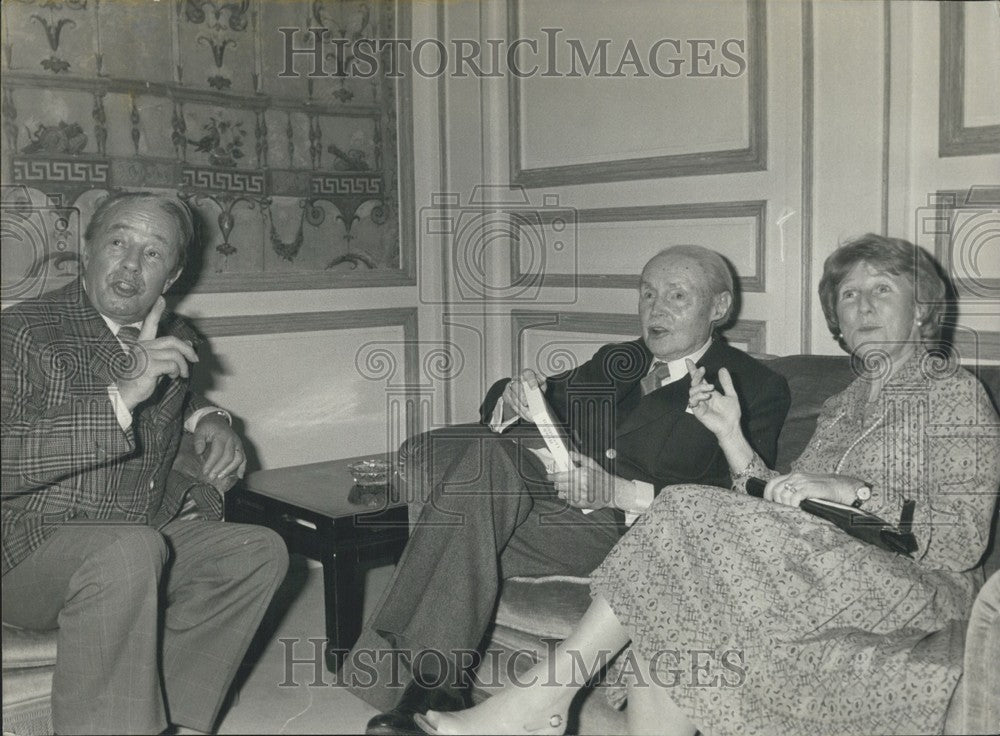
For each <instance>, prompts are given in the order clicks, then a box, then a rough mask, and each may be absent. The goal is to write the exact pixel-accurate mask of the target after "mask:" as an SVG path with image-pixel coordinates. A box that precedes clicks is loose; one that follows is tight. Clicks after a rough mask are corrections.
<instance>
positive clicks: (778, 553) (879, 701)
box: [591, 352, 1000, 736]
mask: <svg viewBox="0 0 1000 736" xmlns="http://www.w3.org/2000/svg"><path fill="white" fill-rule="evenodd" d="M868 390H869V384H868V383H867V382H866V381H865V380H863V379H861V378H859V379H857V380H856V381H855V382H854V383H852V384H851V385H850V386H849V387H848V388H847V389H845V390H844V391H843V392H842V393H840V394H837V395H836V396H833V397H831V398H830V399H829V400H828V401H827V402H826V404H825V405H824V407H823V411H822V413H821V415H820V418H819V422H818V424H817V427H816V432H815V434H814V435H813V437H812V439H811V440H810V443H809V445H808V447H807V448H806V449H805V450H804V452H803V453H802V456H801V457H800V458H799V459H798V460H797V461H796V462H795V463H794V466H793V467H794V468H795V469H796V470H802V471H809V472H816V473H842V474H844V475H850V476H854V477H858V478H863V479H865V480H866V481H867V482H868V483H869V484H870V485H871V488H872V498H871V500H870V501H868V502H866V503H865V505H864V507H865V509H866V510H870V511H872V512H873V513H876V514H878V515H879V516H881V517H882V518H884V519H888V520H892V521H895V520H898V519H899V518H900V513H901V510H902V505H903V502H904V501H905V500H906V499H907V498H912V499H913V500H915V501H916V513H915V517H914V525H913V530H914V532H915V534H916V536H917V538H918V541H919V549H918V551H917V552H915V553H914V555H913V558H912V559H911V558H908V557H904V556H901V555H897V554H894V553H891V552H887V551H884V550H881V549H879V548H877V547H873V546H871V545H868V544H866V543H864V542H861V541H858V540H857V539H855V538H854V537H851V536H849V535H848V534H846V533H844V532H843V531H841V530H840V529H838V528H836V527H835V526H833V525H832V524H830V523H828V522H826V521H823V520H821V519H819V518H817V517H815V516H812V515H810V514H808V513H806V512H804V511H801V510H799V509H797V508H793V507H790V506H784V505H780V504H777V503H773V502H769V501H765V500H763V499H758V498H754V497H751V496H747V495H746V494H745V493H744V492H743V487H744V486H745V483H746V479H747V478H748V477H750V476H758V477H762V478H769V477H772V476H774V475H776V473H775V472H774V471H771V470H768V469H767V468H766V467H765V466H764V464H763V463H762V462H761V461H760V459H759V458H757V459H755V461H754V463H753V464H752V466H751V467H750V468H749V469H748V471H747V472H746V473H745V474H742V475H741V476H740V477H739V478H737V479H736V482H735V486H734V490H725V489H721V488H711V487H706V486H693V485H682V486H673V487H671V488H667V489H664V490H663V491H662V492H661V493H660V494H659V496H658V497H657V498H656V500H655V502H654V503H653V506H652V507H651V508H650V509H649V511H648V512H647V513H646V514H644V515H643V517H642V518H641V519H640V520H639V521H638V522H637V523H636V524H635V526H633V528H632V529H631V530H630V531H629V533H628V534H627V535H625V537H623V538H622V540H621V541H620V542H619V543H618V545H617V546H616V547H615V548H614V550H612V552H611V554H610V555H609V556H608V558H607V559H606V560H605V562H604V563H602V565H601V567H600V568H598V569H597V570H596V571H595V572H594V574H593V576H592V582H591V588H592V592H593V593H594V594H595V595H601V596H603V597H604V598H605V599H606V600H607V601H608V602H609V603H610V605H611V607H612V609H613V610H614V612H615V614H616V616H617V617H618V619H619V621H620V622H621V623H622V625H623V626H624V627H625V628H626V630H627V631H628V632H629V634H630V636H631V639H632V644H631V649H630V650H627V651H626V652H625V653H624V655H623V656H622V657H619V660H618V662H617V664H616V666H615V667H613V668H612V671H611V673H610V674H609V678H608V679H609V681H610V683H611V688H610V693H609V694H610V697H611V699H612V701H618V702H620V701H622V700H623V699H624V696H625V691H624V689H623V688H622V687H620V684H621V683H623V682H631V683H632V684H633V685H636V684H638V685H642V684H643V682H644V679H645V678H644V677H643V675H642V672H643V670H642V669H640V668H637V667H635V666H634V665H635V664H637V663H638V661H639V659H640V658H641V659H644V660H646V661H648V662H649V663H650V665H651V666H650V670H649V671H646V672H647V673H648V674H649V675H651V676H652V677H655V678H656V680H657V683H658V684H660V685H666V686H667V687H668V691H667V692H668V694H669V696H670V697H671V698H672V699H673V700H674V702H676V703H677V705H678V706H679V707H680V708H681V709H682V710H683V711H684V712H685V713H687V714H688V716H689V718H690V719H691V721H692V722H693V723H694V724H695V725H696V726H697V727H698V729H699V730H700V731H701V732H702V733H704V734H706V735H709V736H717V735H719V734H757V733H759V734H768V735H769V736H773V735H775V734H838V735H840V734H850V733H858V734H873V733H940V731H941V729H942V727H943V720H944V715H945V712H946V709H947V707H948V703H949V700H950V698H951V695H952V692H953V690H954V688H955V685H956V683H957V681H958V678H959V676H960V675H961V663H962V658H961V652H962V636H961V631H963V630H964V627H961V626H954V627H949V626H948V624H949V622H950V621H953V620H962V619H966V618H968V613H969V609H970V606H971V604H972V601H973V600H974V597H975V593H976V591H977V589H978V586H979V585H980V584H981V583H982V576H981V572H980V571H979V570H978V569H977V570H971V568H974V566H975V565H976V564H977V562H978V561H979V559H980V557H981V556H982V554H983V552H984V551H985V547H986V543H987V538H988V534H989V527H990V515H991V512H992V510H993V507H994V503H995V500H996V494H997V490H998V486H1000V448H998V443H997V439H996V437H997V424H998V420H997V416H996V413H995V411H994V410H993V407H992V405H991V404H990V401H989V399H988V397H987V395H986V392H985V390H984V389H983V388H982V386H981V385H980V384H979V383H978V381H977V380H976V379H975V378H974V377H973V376H972V375H971V374H969V373H968V372H966V371H964V370H962V369H960V368H958V367H957V366H955V365H954V364H952V363H946V364H943V363H942V362H941V361H939V360H934V359H933V358H932V356H931V355H930V354H925V353H922V352H918V355H916V356H914V358H913V359H911V360H910V361H909V362H908V363H907V364H905V365H904V366H901V367H900V369H899V371H898V372H897V373H896V375H894V376H893V377H892V379H891V380H890V381H889V382H888V383H887V385H886V386H885V387H884V388H883V390H882V391H881V393H880V395H879V397H878V399H877V400H876V401H875V402H872V403H869V402H868ZM942 629H948V630H949V631H950V632H953V634H952V635H944V636H936V637H933V638H930V635H931V634H933V633H934V632H937V631H940V630H942ZM635 655H638V656H635ZM647 684H648V683H647Z"/></svg>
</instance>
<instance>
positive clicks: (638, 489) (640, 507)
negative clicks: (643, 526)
mask: <svg viewBox="0 0 1000 736" xmlns="http://www.w3.org/2000/svg"><path fill="white" fill-rule="evenodd" d="M630 482H631V483H633V484H634V485H635V503H634V504H633V507H634V509H635V513H633V512H628V511H627V512H625V525H626V526H632V525H633V524H634V523H635V520H636V519H638V518H639V517H640V516H642V515H643V513H645V512H646V511H647V510H648V509H649V507H650V506H652V505H653V499H654V498H655V497H656V493H655V491H654V489H653V484H652V483H644V482H643V481H641V480H633V481H630Z"/></svg>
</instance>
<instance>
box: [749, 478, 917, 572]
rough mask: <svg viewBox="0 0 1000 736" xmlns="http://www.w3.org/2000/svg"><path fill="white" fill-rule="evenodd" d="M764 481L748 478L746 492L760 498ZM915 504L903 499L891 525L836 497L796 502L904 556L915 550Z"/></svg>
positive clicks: (835, 524) (844, 528)
mask: <svg viewBox="0 0 1000 736" xmlns="http://www.w3.org/2000/svg"><path fill="white" fill-rule="evenodd" d="M766 485H767V484H766V483H765V482H764V481H762V480H761V479H760V478H750V479H749V480H748V481H747V486H746V488H747V493H748V494H750V495H751V496H755V497H757V498H762V497H763V496H764V487H765V486H766ZM916 506H917V503H916V501H913V500H912V499H907V500H906V501H905V502H904V503H903V513H902V514H901V516H900V519H899V524H898V525H893V524H890V523H889V522H887V521H886V520H885V519H883V518H882V517H880V516H876V515H875V514H872V513H870V512H868V511H863V510H861V509H859V508H855V507H854V506H847V505H845V504H842V503H837V502H836V501H827V500H826V499H821V498H807V499H805V500H804V501H802V503H800V504H799V508H800V509H802V510H803V511H806V512H808V513H810V514H812V515H814V516H818V517H820V518H821V519H826V520H827V521H829V522H830V523H831V524H833V525H834V526H836V527H838V528H839V529H841V530H843V531H845V532H847V533H848V534H850V535H851V536H852V537H854V538H856V539H860V540H861V541H862V542H867V543H868V544H873V545H875V546H876V547H879V548H881V549H884V550H888V551H889V552H895V553H897V554H901V555H905V556H906V557H912V556H913V553H914V552H916V550H917V538H916V536H914V534H913V532H912V531H911V525H912V523H913V512H914V510H915V509H916Z"/></svg>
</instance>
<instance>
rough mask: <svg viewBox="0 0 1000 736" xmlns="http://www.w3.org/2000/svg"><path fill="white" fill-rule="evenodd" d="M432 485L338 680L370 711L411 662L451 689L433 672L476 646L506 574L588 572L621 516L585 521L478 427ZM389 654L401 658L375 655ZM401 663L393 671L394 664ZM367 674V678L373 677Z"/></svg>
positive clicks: (519, 455) (447, 677) (390, 695)
mask: <svg viewBox="0 0 1000 736" xmlns="http://www.w3.org/2000/svg"><path fill="white" fill-rule="evenodd" d="M449 441H453V442H463V443H464V444H465V445H466V446H465V447H464V449H463V451H461V452H455V451H451V452H445V453H440V454H441V455H442V456H447V457H450V458H455V459H454V460H453V461H452V462H451V463H450V465H449V467H448V468H447V470H445V471H444V472H443V473H441V472H440V471H438V472H432V473H431V474H430V475H431V476H432V477H436V478H441V481H440V482H437V483H435V484H434V486H433V488H432V490H431V494H430V499H429V502H428V503H427V504H426V505H425V507H424V509H423V512H422V513H421V514H420V517H419V520H418V523H417V524H416V525H415V527H414V529H413V533H412V535H411V536H410V540H409V543H408V544H407V546H406V550H405V551H404V553H403V556H402V558H401V559H400V561H399V564H398V565H397V567H396V570H395V573H394V575H393V578H392V581H391V582H390V584H389V587H388V590H387V591H386V593H385V595H384V597H383V599H382V601H381V603H380V605H379V607H378V610H377V611H376V613H375V615H374V616H373V617H372V618H371V619H370V620H369V621H368V622H366V624H365V628H364V631H363V632H362V634H361V637H360V639H359V640H358V643H357V644H356V645H355V648H354V649H353V650H352V652H351V655H350V656H349V657H348V659H347V662H346V663H345V666H344V670H343V673H342V674H343V676H344V678H343V682H344V683H346V684H347V685H348V686H349V687H351V690H352V692H354V693H355V694H356V695H357V696H358V697H360V698H362V699H363V700H365V701H367V702H369V703H370V704H372V705H374V706H375V707H377V708H380V709H382V710H387V709H389V708H391V707H392V706H393V705H395V703H396V702H397V700H398V699H399V696H400V695H401V694H402V690H403V687H405V685H406V684H407V683H408V682H409V680H410V674H411V673H410V672H408V671H407V669H406V665H407V662H408V660H409V661H412V660H413V658H417V661H418V662H419V663H420V669H421V671H422V672H423V673H426V674H427V675H428V676H429V677H432V678H435V679H437V680H438V682H440V681H445V682H446V683H450V682H453V681H454V675H455V673H454V671H449V672H448V673H447V674H445V673H441V672H434V671H433V670H434V669H435V668H436V667H437V666H438V665H440V663H441V661H442V658H440V657H437V656H434V657H431V656H421V655H419V653H420V652H422V651H427V650H433V651H436V652H440V653H441V654H443V655H444V660H445V661H446V662H447V663H448V665H449V666H452V665H454V664H455V663H456V662H458V663H459V666H461V661H462V659H461V657H458V658H457V659H456V656H455V652H458V651H461V650H466V651H467V650H471V649H475V648H476V647H477V646H478V645H479V643H480V641H481V639H482V638H483V634H484V633H485V631H486V628H487V626H488V625H489V623H490V621H491V620H492V618H493V614H494V611H495V608H496V602H497V596H498V594H499V590H500V585H501V583H502V581H503V579H504V578H509V577H514V576H541V575H553V574H564V575H589V574H590V573H591V572H592V571H593V570H594V568H596V567H597V566H598V565H599V564H600V563H601V562H602V561H603V560H604V558H605V556H606V555H607V553H608V551H609V550H610V549H611V548H612V547H613V546H614V544H615V543H616V542H617V541H618V539H619V537H620V536H621V533H622V531H623V527H622V526H621V521H620V520H621V515H620V514H617V513H615V512H614V511H612V510H610V509H603V510H601V511H597V512H594V513H593V514H589V515H585V514H583V513H582V512H580V511H579V510H578V509H574V508H571V507H569V506H567V505H566V503H565V502H564V501H562V500H561V499H559V498H558V497H557V496H556V492H555V489H554V487H553V486H552V484H551V483H549V482H548V481H546V480H545V469H544V468H543V466H542V464H541V463H540V462H539V461H538V459H537V458H536V457H535V456H534V455H533V454H532V453H531V452H530V451H529V450H527V449H526V448H524V447H523V446H522V445H521V444H519V442H517V441H515V440H512V439H508V438H506V437H504V436H501V435H495V434H493V433H490V432H489V431H488V430H485V429H484V431H483V432H482V433H480V436H478V437H474V438H472V437H468V438H462V439H453V440H449ZM390 649H396V650H400V651H401V652H402V653H403V654H402V655H401V656H399V655H394V656H396V661H395V662H393V657H390V656H386V655H381V654H380V652H385V651H387V650H390ZM400 663H402V665H403V667H402V668H401V669H399V670H398V671H397V672H393V668H394V667H395V666H398V665H399V664H400ZM373 672H374V675H373Z"/></svg>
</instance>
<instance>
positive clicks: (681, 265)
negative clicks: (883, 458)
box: [345, 246, 789, 734]
mask: <svg viewBox="0 0 1000 736" xmlns="http://www.w3.org/2000/svg"><path fill="white" fill-rule="evenodd" d="M733 295H734V288H733V281H732V276H731V272H730V270H729V268H728V266H727V265H726V263H725V261H723V259H722V258H721V257H720V256H719V255H718V254H717V253H714V252H713V251H710V250H708V249H705V248H701V247H698V246H674V247H672V248H668V249H666V250H664V251H662V252H661V253H659V254H658V255H656V256H655V257H654V258H652V259H651V260H650V261H649V262H648V263H647V264H646V266H645V267H644V268H643V271H642V276H641V280H640V286H639V318H640V323H641V328H642V337H641V339H638V340H634V341H632V342H626V343H618V344H613V345H605V346H604V347H602V348H601V349H600V350H598V352H597V353H596V354H595V355H594V357H593V358H591V359H590V360H589V361H587V362H586V363H584V364H582V365H580V366H579V367H577V368H575V369H573V370H570V371H567V372H565V373H561V374H559V375H556V376H551V377H549V378H548V379H545V378H541V377H539V376H537V375H535V373H534V372H533V371H530V370H526V371H524V372H523V373H522V374H521V375H520V376H519V377H517V378H515V379H512V380H504V381H500V382H499V383H497V384H496V385H494V386H493V388H492V389H491V390H490V391H489V392H488V393H487V396H486V399H485V401H484V402H483V405H482V408H481V418H482V424H483V425H484V426H483V427H482V428H481V429H480V430H478V431H472V432H468V433H466V436H465V437H463V438H462V439H448V440H445V442H446V443H453V442H463V443H464V445H465V448H464V449H463V450H461V451H459V450H457V449H456V446H455V445H446V446H445V447H444V448H443V449H444V450H445V451H444V452H437V451H435V448H434V447H433V446H432V447H431V448H430V449H431V453H430V462H429V464H430V465H431V466H432V467H431V473H430V475H431V482H432V492H431V497H430V500H429V503H427V504H426V506H425V507H424V509H423V512H422V513H421V515H420V518H419V522H418V524H417V525H416V528H415V529H414V532H413V535H412V536H411V538H410V541H409V544H408V545H407V548H406V551H405V552H404V554H403V557H402V559H401V560H400V563H399V565H398V566H397V569H396V572H395V575H394V577H393V580H392V582H391V583H390V587H389V590H388V592H387V594H386V596H385V598H384V599H383V601H382V603H381V605H380V607H379V610H378V611H377V612H376V614H375V616H374V617H373V618H372V620H371V621H369V622H368V623H367V627H366V629H365V630H364V631H363V633H362V637H361V639H360V640H359V642H358V644H357V645H356V647H355V649H354V650H353V651H352V652H351V655H350V656H349V657H348V660H347V664H346V670H345V675H346V682H347V684H348V685H350V686H351V687H352V689H353V692H355V693H356V694H357V695H358V696H359V697H361V698H363V699H365V700H367V701H368V702H370V703H372V704H373V705H375V706H376V707H378V708H381V709H385V708H390V710H389V711H388V712H385V713H382V714H380V715H378V716H376V717H374V718H373V719H372V720H371V721H369V723H368V729H367V730H368V733H374V734H379V733H383V734H386V733H413V732H419V731H418V729H417V728H416V725H415V724H414V722H413V718H412V714H413V713H414V712H419V711H423V710H424V709H426V708H427V707H433V708H435V709H437V710H445V709H452V708H454V707H458V706H459V705H460V704H461V702H462V688H461V686H459V687H457V688H456V687H455V684H456V683H459V684H460V683H462V681H463V677H462V675H463V673H462V670H463V668H465V667H467V665H468V664H469V662H470V661H471V659H473V658H472V657H470V654H471V651H472V650H474V649H475V648H476V646H477V645H478V644H479V642H480V639H481V638H482V636H483V634H484V632H485V630H486V627H487V626H488V624H489V622H490V620H491V618H492V615H493V610H494V608H495V605H496V598H497V594H498V592H499V588H500V585H501V583H502V580H503V579H504V578H507V577H513V576H522V575H527V576H540V575H546V574H566V575H587V574H589V573H590V572H591V571H592V570H593V569H594V568H595V567H597V565H598V564H599V563H600V562H601V561H602V560H603V559H604V557H605V555H606V554H607V553H608V551H609V550H610V549H611V547H612V546H614V544H615V542H616V541H617V540H618V538H619V537H620V536H621V535H622V534H623V533H624V532H625V531H626V529H627V528H628V525H629V524H630V523H631V522H632V521H634V519H635V518H636V517H637V516H638V515H639V514H641V513H642V512H643V511H644V510H645V509H646V508H648V507H649V505H650V503H651V502H652V500H653V497H654V496H655V494H657V493H659V491H660V490H661V489H663V488H664V487H665V486H668V485H671V484H678V483H701V484H712V485H719V486H728V485H729V484H730V476H729V468H728V464H727V463H726V461H725V458H724V457H723V455H722V452H721V451H720V449H719V446H718V443H717V442H716V439H715V437H714V436H713V435H712V434H711V433H710V432H707V431H705V430H704V428H703V427H702V426H701V424H700V422H698V421H697V420H696V419H695V418H694V416H693V415H691V414H689V413H688V412H687V411H686V409H687V399H688V389H689V387H690V377H689V370H694V366H695V365H697V366H699V367H703V368H704V369H705V371H706V374H705V375H706V379H705V380H708V381H714V380H715V377H716V376H717V374H718V371H719V369H721V368H722V367H726V368H727V369H728V370H729V372H730V374H731V375H732V377H733V381H734V383H736V384H737V386H738V388H739V396H740V399H741V402H742V404H743V406H742V409H743V424H744V430H745V432H746V434H747V436H748V437H750V438H751V442H752V443H753V445H754V449H755V450H756V451H757V452H758V453H760V455H761V456H762V457H764V458H766V459H768V461H769V462H773V460H774V457H775V453H776V448H777V438H778V432H779V431H780V429H781V424H782V422H783V421H784V418H785V414H786V412H787V411H788V405H789V392H788V386H787V384H786V383H785V380H784V379H783V378H782V377H781V376H779V375H777V374H776V373H773V372H772V371H770V370H768V369H767V368H766V367H764V366H763V365H762V364H761V363H759V362H758V361H756V360H754V359H753V358H751V357H750V356H748V355H746V354H745V353H743V352H741V351H739V350H736V349H734V348H731V347H729V346H728V345H726V344H725V343H724V342H722V341H721V340H719V339H716V338H714V337H713V334H712V333H713V328H714V327H715V326H716V325H719V324H722V323H724V322H725V321H726V320H727V319H728V317H729V315H730V312H731V309H732V304H733ZM535 387H537V388H538V389H540V390H541V392H542V394H543V395H544V397H545V398H546V399H547V401H548V404H549V406H550V407H551V411H552V413H553V415H554V416H553V420H554V421H555V422H557V423H558V424H560V425H562V426H563V427H564V428H565V431H566V433H567V435H568V436H569V437H571V438H572V442H571V444H572V445H573V446H574V448H573V450H572V451H571V453H570V455H571V466H572V467H571V468H569V469H562V470H561V469H559V468H558V467H555V466H553V464H552V459H553V458H552V456H551V455H550V454H549V453H547V452H546V450H545V449H544V448H545V445H544V443H542V442H540V441H539V439H540V438H539V433H538V431H537V430H536V428H535V426H534V418H533V415H532V413H531V411H530V410H529V407H528V404H527V402H526V390H530V389H533V388H535ZM508 428H509V431H508ZM439 449H441V448H439ZM441 460H445V462H443V463H442V462H440V461H441ZM393 649H394V650H397V652H401V654H392V655H389V656H386V655H387V653H388V650H393ZM393 659H395V660H396V661H395V662H394V661H392V660H393ZM393 668H395V671H393ZM372 673H375V674H374V676H373V675H372ZM411 675H413V678H412V681H410V682H409V684H408V685H407V686H406V689H405V691H403V689H402V688H401V684H402V683H404V682H406V681H407V680H408V679H409V678H410V676H411ZM401 693H402V695H401Z"/></svg>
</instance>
